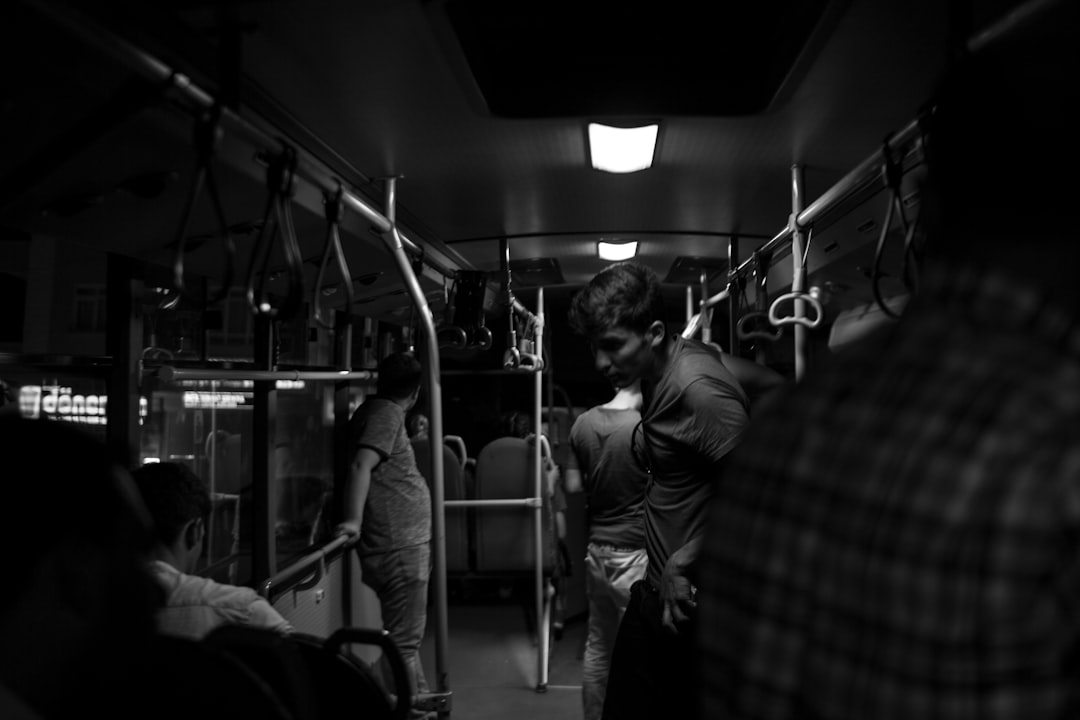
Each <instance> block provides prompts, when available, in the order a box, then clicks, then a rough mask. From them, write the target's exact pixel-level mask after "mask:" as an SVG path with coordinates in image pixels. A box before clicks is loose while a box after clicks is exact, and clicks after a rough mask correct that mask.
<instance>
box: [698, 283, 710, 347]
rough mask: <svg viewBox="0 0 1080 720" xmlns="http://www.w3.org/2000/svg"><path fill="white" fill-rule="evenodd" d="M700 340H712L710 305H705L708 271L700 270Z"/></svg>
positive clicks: (707, 289)
mask: <svg viewBox="0 0 1080 720" xmlns="http://www.w3.org/2000/svg"><path fill="white" fill-rule="evenodd" d="M700 280H701V342H704V343H708V342H712V306H706V305H705V300H707V299H708V297H709V273H708V272H707V271H705V270H702V271H701V278H700Z"/></svg>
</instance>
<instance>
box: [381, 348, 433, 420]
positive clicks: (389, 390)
mask: <svg viewBox="0 0 1080 720" xmlns="http://www.w3.org/2000/svg"><path fill="white" fill-rule="evenodd" d="M422 380H423V368H422V367H421V365H420V361H419V360H417V359H416V356H415V355H413V354H412V353H408V352H398V353H391V354H390V355H387V356H386V357H385V358H383V360H382V362H380V363H379V381H378V383H379V394H380V395H382V396H383V397H385V398H389V399H391V400H398V401H407V400H409V399H410V398H411V399H412V401H413V402H415V400H416V396H417V395H418V394H419V392H420V383H421V381H422ZM410 407H411V405H410Z"/></svg>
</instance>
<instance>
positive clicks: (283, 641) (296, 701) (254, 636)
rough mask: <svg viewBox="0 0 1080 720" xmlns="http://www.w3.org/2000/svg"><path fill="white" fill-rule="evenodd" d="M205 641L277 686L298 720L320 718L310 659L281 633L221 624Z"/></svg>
mask: <svg viewBox="0 0 1080 720" xmlns="http://www.w3.org/2000/svg"><path fill="white" fill-rule="evenodd" d="M203 642H204V643H206V644H207V645H209V646H211V647H213V648H217V649H218V650H221V651H223V652H225V653H227V654H229V655H231V656H233V657H235V658H236V659H237V660H239V661H240V662H242V663H244V664H245V665H246V666H247V667H249V668H250V669H251V670H252V671H254V672H255V673H256V674H257V675H258V676H259V677H260V678H262V679H263V680H264V681H265V682H266V683H267V684H268V685H269V686H270V687H272V688H274V691H275V692H276V693H277V695H278V697H280V698H281V700H282V701H283V702H284V703H285V704H286V705H287V706H288V707H289V709H290V711H291V712H292V714H293V716H294V717H295V718H296V720H320V715H319V714H318V708H317V704H316V703H317V700H316V697H315V692H314V685H315V683H314V680H313V679H311V677H310V675H311V671H310V669H309V668H308V665H307V660H306V658H305V657H304V656H303V655H302V654H301V651H300V650H299V649H298V648H297V647H296V645H295V644H294V643H292V642H290V641H289V640H288V639H287V638H286V637H285V636H283V635H282V634H281V633H278V632H275V631H273V630H269V629H267V628H257V627H249V626H246V625H221V626H219V627H217V628H215V629H214V630H213V631H211V632H210V633H209V634H207V635H206V637H205V638H204V639H203Z"/></svg>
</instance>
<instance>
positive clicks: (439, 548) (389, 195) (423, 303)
mask: <svg viewBox="0 0 1080 720" xmlns="http://www.w3.org/2000/svg"><path fill="white" fill-rule="evenodd" d="M396 196H397V178H393V177H392V178H389V179H388V180H387V182H386V217H387V219H388V220H389V221H390V229H389V231H388V232H387V233H384V234H383V239H384V240H386V243H387V246H388V247H389V248H390V252H391V253H392V254H393V256H394V259H395V261H396V262H397V266H398V270H399V271H400V272H401V277H402V279H403V280H404V281H405V287H406V289H407V290H408V292H409V296H410V298H411V299H412V301H413V303H414V304H415V307H416V311H417V313H418V315H419V317H420V321H419V322H420V324H421V325H422V326H423V331H424V350H425V354H426V357H427V385H428V403H429V409H430V412H431V417H430V418H429V422H430V424H431V428H430V433H431V437H432V438H433V440H434V439H437V442H438V444H436V443H435V442H433V443H432V452H431V506H432V507H431V535H432V538H431V540H432V543H431V544H432V556H433V557H432V566H433V567H432V574H433V575H434V576H435V603H434V605H435V675H436V688H437V689H438V691H439V692H440V693H446V692H449V689H450V687H449V680H448V674H447V668H446V646H447V641H448V637H449V632H448V627H447V625H448V623H447V591H446V516H445V511H446V508H445V502H446V495H445V490H444V485H443V483H444V475H443V454H442V453H441V452H436V449H437V448H438V447H440V446H441V445H442V437H443V422H442V387H441V384H440V382H441V377H442V370H441V368H440V366H439V342H438V338H437V337H436V335H435V321H434V319H433V316H432V314H431V309H430V308H429V307H428V303H427V298H426V297H424V292H423V290H422V289H421V287H420V281H419V280H418V279H417V277H416V273H415V272H414V271H413V268H412V263H411V262H410V261H409V256H408V255H407V254H406V253H405V245H404V243H403V242H402V239H401V235H400V234H399V233H398V227H397V206H396V203H397V197H396Z"/></svg>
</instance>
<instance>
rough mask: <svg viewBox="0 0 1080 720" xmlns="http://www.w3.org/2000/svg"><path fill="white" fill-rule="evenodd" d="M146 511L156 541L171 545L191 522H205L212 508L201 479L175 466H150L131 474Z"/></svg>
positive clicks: (162, 464)
mask: <svg viewBox="0 0 1080 720" xmlns="http://www.w3.org/2000/svg"><path fill="white" fill-rule="evenodd" d="M131 474H132V476H133V477H134V478H135V484H136V486H137V487H138V488H139V494H141V495H142V498H143V502H144V503H145V504H146V507H147V509H148V510H149V511H150V516H151V518H153V521H154V527H155V529H156V531H157V536H158V540H160V541H161V542H162V543H163V544H165V545H171V544H172V543H173V542H175V541H176V539H177V538H178V537H179V536H180V533H181V532H182V531H183V529H184V526H185V525H187V524H188V523H189V522H191V521H192V520H198V519H202V520H206V519H207V518H209V517H210V510H211V507H212V504H211V501H210V491H209V490H208V489H207V487H206V483H205V482H203V480H202V478H200V477H199V476H198V475H196V474H195V473H194V472H192V471H191V469H190V468H188V466H187V465H184V464H183V463H177V462H162V463H150V464H149V465H143V466H142V467H139V468H136V469H135V470H133V471H132V473H131Z"/></svg>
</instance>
